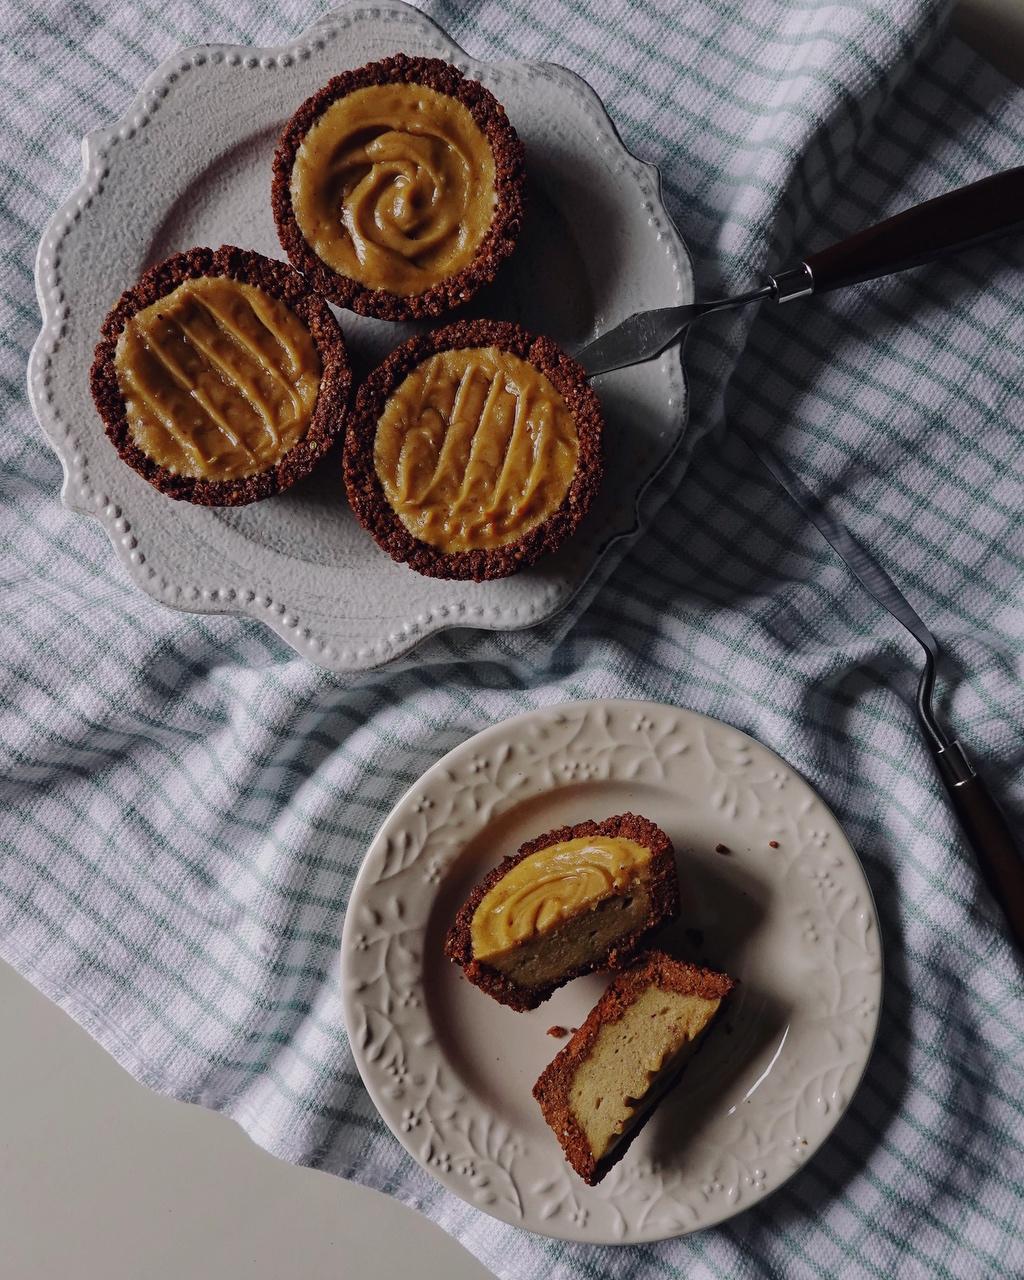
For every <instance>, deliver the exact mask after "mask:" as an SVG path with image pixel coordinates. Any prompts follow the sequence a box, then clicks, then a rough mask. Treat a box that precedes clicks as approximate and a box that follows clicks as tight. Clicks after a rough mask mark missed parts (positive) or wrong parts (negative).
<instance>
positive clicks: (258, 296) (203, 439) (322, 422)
mask: <svg viewBox="0 0 1024 1280" xmlns="http://www.w3.org/2000/svg"><path fill="white" fill-rule="evenodd" d="M100 332H101V335H102V337H101V339H100V342H99V345H98V346H97V348H96V355H95V358H94V360H93V365H92V371H91V381H92V395H93V400H94V401H95V404H96V408H97V409H98V410H99V413H100V416H101V417H102V419H103V423H104V427H105V429H106V433H107V436H108V438H109V439H110V441H111V443H112V444H113V446H114V448H115V449H116V450H117V452H118V453H119V454H120V456H121V458H122V459H123V460H124V461H125V462H126V463H127V464H128V465H129V466H130V467H132V468H133V469H134V470H135V471H137V472H138V473H139V474H140V475H141V476H143V477H144V478H145V479H146V480H148V481H149V483H150V484H152V485H153V486H154V487H155V488H157V489H159V490H160V491H161V492H162V493H165V494H167V495H168V496H169V497H171V498H178V499H181V500H183V501H186V502H194V503H197V504H200V505H202V506H215V507H229V506H239V505H242V504H244V503H248V502H256V501H257V500H259V499H261V498H267V497H269V496H270V495H271V494H274V493H280V492H281V491H282V490H284V489H287V488H288V487H289V486H290V485H292V484H294V483H295V481H296V480H299V479H301V477H303V476H305V475H306V474H307V473H308V472H309V471H311V470H312V469H313V467H315V466H316V464H317V463H318V462H319V461H320V460H321V458H322V457H323V456H324V454H325V453H326V452H327V450H328V448H329V447H330V445H331V443H332V442H333V441H334V439H335V438H336V437H337V435H338V434H339V432H340V431H341V429H342V427H343V425H344V417H345V409H346V405H347V402H348V393H349V388H350V385H351V373H350V370H349V364H348V357H347V354H346V351H345V342H344V339H343V338H342V335H341V330H340V329H339V328H338V323H337V321H336V320H335V319H334V316H333V314H332V312H331V309H330V307H329V306H328V305H327V303H326V302H325V301H324V299H323V298H321V297H319V296H318V295H317V294H316V293H314V292H313V290H312V289H311V288H310V286H309V284H308V283H307V282H306V281H305V280H304V279H303V278H302V276H300V275H299V273H298V272H297V271H294V270H293V269H292V268H291V267H289V266H287V265H286V264H285V263H283V262H275V261H273V260H272V259H270V258H264V257H263V256H262V254H259V253H251V252H249V251H248V250H245V249H236V248H234V247H232V246H231V245H223V246H222V247H221V248H220V249H216V250H214V249H189V250H188V251H187V252H185V253H179V254H175V255H174V257H171V258H168V259H166V261H164V262H161V263H160V264H159V265H157V266H155V267H153V268H152V269H151V270H149V271H147V272H146V273H145V275H143V276H142V278H141V279H140V280H139V282H138V283H137V284H135V285H134V286H133V287H132V288H130V289H128V290H126V292H125V293H123V294H122V295H121V299H120V301H119V302H118V303H117V305H116V306H115V307H114V309H113V310H112V311H111V312H110V314H109V315H108V316H107V318H106V320H104V322H103V327H102V329H101V330H100Z"/></svg>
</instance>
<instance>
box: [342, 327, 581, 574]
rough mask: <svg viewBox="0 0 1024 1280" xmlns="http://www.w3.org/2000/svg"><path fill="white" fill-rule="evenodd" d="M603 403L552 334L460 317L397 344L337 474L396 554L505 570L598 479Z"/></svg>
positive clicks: (544, 540)
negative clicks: (342, 476)
mask: <svg viewBox="0 0 1024 1280" xmlns="http://www.w3.org/2000/svg"><path fill="white" fill-rule="evenodd" d="M603 429H604V419H603V417H602V414H601V406H600V403H599V401H598V399H597V396H596V395H595V394H594V392H593V390H592V389H591V388H590V386H589V384H588V383H587V380H586V375H585V374H584V372H583V370H582V368H581V367H580V366H579V365H578V364H577V363H576V361H575V360H572V359H570V357H569V356H567V355H566V354H565V353H564V352H563V351H562V350H561V349H560V348H559V347H558V346H556V344H555V343H554V342H552V341H551V339H550V338H538V337H535V336H533V335H532V334H530V333H527V332H526V330H524V329H521V328H520V327H519V326H518V325H514V324H509V323H506V322H504V321H497V320H462V321H458V322H457V323H455V324H452V325H448V326H447V327H445V328H443V329H438V330H435V331H434V332H433V333H424V334H419V335H417V336H416V337H414V338H410V339H409V341H408V342H405V343H403V344H402V345H401V346H400V347H398V348H396V349H395V350H394V351H393V352H392V353H391V355H390V356H389V357H388V358H387V360H385V361H384V363H383V364H382V365H380V366H379V368H377V369H375V370H374V372H373V373H371V374H370V376H369V377H368V378H367V379H366V381H365V382H364V383H363V385H362V387H360V389H359V394H358V396H357V399H356V405H355V410H354V412H353V414H352V416H351V418H350V421H349V425H348V428H347V430H346V436H345V454H344V466H345V487H346V490H347V492H348V499H349V503H350V505H351V507H352V510H353V511H354V512H355V514H356V517H357V518H358V520H359V522H360V523H361V524H362V525H363V527H364V528H365V529H366V530H367V531H368V532H369V533H371V534H372V535H373V537H374V538H375V539H376V541H377V543H378V544H379V545H380V546H381V547H382V548H383V550H384V551H386V552H387V553H388V555H389V556H391V558H392V559H394V560H398V561H400V562H403V563H405V564H407V565H409V567H410V568H412V569H415V570H416V571H417V573H422V574H426V575H427V576H428V577H434V578H463V579H465V578H469V579H473V580H474V581H477V582H480V581H483V580H485V579H488V578H503V577H507V576H508V575H509V574H512V573H516V572H517V571H518V570H520V569H523V568H525V567H526V566H527V565H530V564H533V563H534V561H536V560H537V559H538V558H539V557H540V556H542V555H545V554H547V553H548V552H550V551H554V550H555V548H556V547H558V546H559V545H560V544H561V543H562V542H563V541H564V540H565V539H566V538H568V537H569V535H570V534H571V533H573V532H574V530H575V529H576V527H577V525H578V524H579V522H580V521H581V520H582V518H583V516H584V515H585V514H586V512H587V510H588V508H589V507H590V504H591V501H592V500H593V497H594V494H595V492H596V491H597V488H598V486H599V484H600V481H601V471H602V461H601V437H602V432H603Z"/></svg>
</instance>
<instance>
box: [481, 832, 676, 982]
mask: <svg viewBox="0 0 1024 1280" xmlns="http://www.w3.org/2000/svg"><path fill="white" fill-rule="evenodd" d="M650 860H651V851H650V849H648V848H646V847H645V846H644V845H642V844H637V843H636V841H634V840H626V839H623V838H621V837H619V836H583V837H579V838H577V839H575V840H563V841H561V842H560V843H558V844H552V845H549V846H548V847H547V848H546V849H541V850H539V851H538V852H537V853H532V854H530V855H529V857H526V858H524V859H523V860H522V862H519V863H517V864H516V866H514V867H513V868H512V870H511V871H509V873H508V875H506V876H503V877H502V878H501V879H500V880H499V881H498V882H497V884H495V885H494V886H493V887H492V888H491V889H490V890H489V891H488V892H487V893H486V894H485V895H484V897H483V899H482V900H481V902H480V905H479V906H478V907H477V909H476V911H475V912H474V914H473V920H472V923H471V926H470V929H471V934H472V941H473V956H474V958H475V959H477V960H489V959H492V958H493V957H496V956H500V955H501V954H503V953H504V952H507V951H508V949H509V948H510V947H514V946H516V945H518V944H521V943H523V942H525V941H527V940H528V939H530V938H533V937H536V936H537V935H539V934H546V933H550V932H551V931H552V930H553V929H555V928H557V926H558V925H560V924H562V923H563V922H565V921H567V920H570V919H572V918H573V917H575V916H578V915H583V914H586V913H587V912H589V911H592V910H593V909H594V907H595V906H596V905H597V904H598V903H600V902H602V901H603V900H605V899H606V898H608V897H610V896H617V895H624V894H627V893H628V892H629V890H630V887H631V885H632V884H633V882H634V880H635V878H636V877H637V875H638V874H640V873H641V872H642V871H643V870H645V869H646V868H647V866H648V865H649V863H650Z"/></svg>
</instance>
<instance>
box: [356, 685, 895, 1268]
mask: <svg viewBox="0 0 1024 1280" xmlns="http://www.w3.org/2000/svg"><path fill="white" fill-rule="evenodd" d="M625 810H632V811H634V812H637V813H642V814H644V815H646V816H647V817H650V818H651V819H653V820H654V821H655V822H657V823H659V824H660V825H661V826H662V827H664V829H665V830H666V831H667V832H668V834H669V835H670V836H671V838H672V840H673V842H674V844H675V847H676V851H677V854H678V862H679V872H680V879H681V883H682V887H683V902H684V908H683V914H682V918H681V920H680V921H679V922H678V924H677V925H674V926H672V928H671V930H670V931H669V935H668V936H670V937H671V939H672V941H673V942H674V943H675V944H676V945H677V946H678V947H679V948H680V949H681V950H682V951H683V952H685V953H686V954H688V955H689V956H690V957H691V958H692V959H694V960H701V961H704V962H706V963H708V964H711V965H713V966H716V967H721V968H724V969H726V970H727V971H728V972H729V973H731V974H732V975H733V976H735V977H737V978H739V979H740V986H739V988H738V989H737V991H736V993H735V994H734V996H733V997H732V998H731V1000H730V1003H729V1004H728V1005H727V1006H726V1008H725V1010H723V1015H722V1017H721V1019H720V1020H719V1023H718V1025H716V1026H715V1028H714V1029H713V1031H712V1033H711V1034H710V1035H709V1037H708V1040H707V1042H706V1043H705V1044H704V1046H703V1047H702V1048H701V1050H700V1052H699V1053H698V1054H697V1055H696V1057H695V1058H694V1060H693V1061H692V1063H691V1064H690V1066H689V1067H688V1068H687V1070H686V1073H685V1075H684V1076H683V1080H682V1083H681V1084H680V1085H679V1086H678V1087H677V1088H676V1089H675V1090H674V1091H673V1092H672V1093H671V1094H670V1095H669V1096H668V1098H667V1099H666V1100H665V1102H664V1103H663V1104H662V1105H661V1107H660V1108H659V1110H658V1111H656V1112H655V1114H654V1116H653V1117H652V1119H651V1121H650V1123H649V1124H648V1125H647V1127H646V1129H645V1130H644V1131H643V1132H642V1133H641V1134H640V1136H639V1138H638V1139H637V1140H636V1142H635V1143H634V1144H633V1146H632V1147H631V1148H630V1150H629V1151H628V1153H627V1154H626V1156H625V1157H624V1159H623V1160H622V1161H621V1162H620V1163H619V1164H618V1165H617V1166H615V1168H613V1169H612V1171H611V1172H610V1173H609V1175H608V1176H607V1177H606V1178H605V1180H604V1181H603V1182H602V1183H601V1184H600V1185H599V1186H597V1187H594V1188H591V1187H587V1186H585V1185H584V1183H582V1182H581V1181H580V1179H579V1178H577V1176H576V1175H575V1174H574V1173H573V1172H572V1171H571V1170H570V1169H569V1167H568V1166H567V1165H566V1164H565V1163H564V1162H563V1160H562V1157H561V1151H560V1148H559V1147H558V1145H557V1143H556V1142H555V1139H554V1136H553V1135H552V1133H551V1132H550V1130H549V1129H548V1128H547V1126H546V1125H545V1124H544V1122H543V1120H542V1119H541V1115H540V1111H539V1109H538V1107H537V1104H536V1103H535V1102H534V1100H533V1098H532V1096H531V1093H530V1090H531V1088H532V1086H533V1082H534V1080H535V1079H536V1078H537V1076H538V1075H539V1074H540V1071H541V1069H542V1068H543V1067H544V1065H545V1064H546V1063H547V1062H549V1061H550V1059H551V1058H552V1057H554V1055H555V1053H556V1052H557V1051H558V1049H559V1048H560V1046H561V1044H562V1043H564V1042H563V1041H560V1040H555V1039H552V1038H551V1037H550V1036H548V1035H547V1034H546V1032H547V1028H548V1027H551V1026H552V1025H555V1024H560V1025H562V1026H564V1027H577V1026H579V1024H580V1023H581V1022H582V1021H583V1019H584V1017H585V1016H586V1014H587V1012H588V1011H589V1010H590V1008H591V1007H592V1006H593V1005H594V1003H595V1002H596V1000H597V998H598V996H599V995H600V993H601V991H603V990H604V987H605V985H606V984H607V981H608V978H607V976H600V975H594V976H591V977H588V978H583V979H579V980H577V981H576V982H573V983H570V984H569V985H568V986H567V987H564V988H563V989H562V990H561V991H559V992H557V993H556V994H555V995H554V996H553V997H552V999H551V1000H549V1001H548V1002H547V1003H546V1004H544V1005H542V1006H541V1007H540V1008H539V1009H537V1010H534V1011H533V1012H532V1013H514V1012H512V1011H511V1010H509V1009H506V1008H503V1007H502V1006H501V1005H499V1004H497V1003H495V1001H493V1000H491V999H490V997H488V996H486V995H484V994H483V992H481V991H479V990H477V988H475V987H473V986H471V985H470V984H469V983H468V982H466V981H465V980H464V979H463V978H462V977H461V972H460V971H459V970H458V969H456V968H454V967H453V966H452V965H450V964H449V963H448V961H447V960H445V958H444V956H443V955H442V951H441V947H442V941H443V938H444V934H445V931H446V930H447V928H448V926H449V925H450V924H451V921H452V919H453V917H454V914H455V911H456V909H457V908H458V906H459V904H460V903H461V902H462V901H463V899H464V898H465V897H466V895H467V894H468V892H469V890H470V888H471V887H472V885H473V884H474V883H475V882H476V881H477V880H478V879H480V877H481V876H482V875H483V873H484V872H485V871H487V870H489V869H490V868H491V867H492V866H494V865H495V863H496V862H498V861H499V860H500V859H501V857H503V856H504V855H505V854H507V853H512V852H514V851H515V849H516V848H518V846H519V845H520V844H521V843H522V842H523V841H524V840H526V839H527V838H529V837H531V836H535V835H537V834H539V833H540V832H543V831H546V830H548V829H550V828H552V827H556V826H559V825H561V824H563V823H576V822H581V821H583V820H584V819H586V818H596V819H601V818H605V817H609V816H610V815H612V814H615V813H622V812H623V811H625ZM772 841H774V842H776V844H777V846H778V847H777V848H775V847H772V844H771V842H772ZM716 846H722V847H724V848H725V849H728V852H724V851H722V852H718V851H716ZM342 972H343V992H344V1005H345V1020H346V1023H347V1026H348V1031H349V1036H350V1038H351V1041H352V1047H353V1050H354V1053H355V1057H356V1062H357V1063H358V1066H359V1070H360V1072H361V1073H362V1077H363V1080H364V1082H365V1083H366V1087H367V1089H368V1090H369V1093H370V1096H371V1098H372V1099H373V1101H374V1103H375V1104H376V1106H377V1108H378V1110H379V1111H380V1114H381V1115H382V1116H383V1118H384V1120H385V1122H386V1123H387V1124H388V1126H389V1127H390V1128H391V1130H392V1132H393V1133H394V1134H395V1136H396V1137H397V1138H398V1139H399V1141H400V1142H401V1143H402V1144H403V1146H405V1147H406V1149H407V1150H408V1151H409V1152H410V1153H411V1154H412V1155H413V1156H414V1157H415V1158H416V1159H417V1160H418V1161H419V1162H420V1164H421V1165H423V1167H424V1168H425V1169H427V1170H428V1171H429V1172H430V1173H432V1174H433V1175H434V1176H435V1177H436V1178H438V1179H439V1180H440V1181H441V1182H443V1183H444V1185H445V1186H446V1187H448V1188H450V1189H451V1190H452V1191H454V1192H455V1193H456V1194H457V1195H459V1196H461V1197H462V1198H463V1199H464V1200H465V1201H467V1202H468V1203H469V1204H473V1205H476V1206H478V1207H479V1208H481V1209H483V1210H485V1211H486V1212H487V1213H491V1214H493V1215H494V1216H495V1217H498V1218H501V1219H503V1220H504V1221H506V1222H511V1223H514V1224H515V1225H517V1226H522V1227H527V1228H529V1229H530V1230H532V1231H539V1232H542V1233H544V1234H545V1235H551V1236H557V1237H559V1238H561V1239H565V1240H580V1241H587V1242H590V1243H594V1244H597V1243H635V1242H641V1241H646V1240H660V1239H666V1238H668V1237H670V1236H676V1235H682V1234H684V1233H686V1232H689V1231H695V1230H697V1229H699V1228H701V1227H707V1226H711V1225H713V1224H714V1223H716V1222H720V1221H722V1219H724V1218H728V1217H730V1216H731V1215H732V1214H735V1213H738V1212H740V1211H741V1210H743V1209H746V1208H749V1207H750V1206H751V1205H752V1204H754V1203H756V1202H757V1201H758V1200H760V1199H762V1197H764V1196H766V1195H768V1194H769V1193H770V1192H771V1191H773V1190H774V1189H775V1188H776V1187H778V1186H779V1184H780V1183H782V1182H784V1181H785V1179H786V1178H788V1177H789V1176H790V1174H792V1173H793V1172H795V1171H796V1170H797V1169H798V1168H799V1167H800V1166H801V1165H802V1164H803V1163H804V1162H805V1161H806V1160H808V1159H809V1158H810V1157H811V1156H813V1155H814V1153H815V1151H816V1150H817V1149H818V1147H819V1146H820V1145H821V1144H822V1143H823V1142H824V1141H825V1139H826V1138H827V1137H828V1135H829V1133H830V1132H831V1130H832V1129H833V1127H834V1126H835V1124H836V1123H837V1121H838V1120H839V1118H840V1116H841V1115H842V1113H843V1111H844V1109H845V1107H846V1106H847V1104H848V1103H849V1101H850V1098H851V1096H852V1095H853V1092H854V1090H855V1089H856V1088H857V1084H858V1082H859V1081H860V1078H861V1075H862V1074H863V1071H864V1068H865V1066H866V1065H867V1061H868V1056H869V1054H870V1052H871V1046H872V1044H873V1041H874V1035H875V1028H876V1025H877V1022H878V1012H879V1000H880V998H881V983H882V956H881V947H880V942H879V934H878V921H877V917H876V914H875V908H874V903H873V901H872V898H871V891H870V888H869V887H868V884H867V881H866V880H865V878H864V873H863V871H862V869H861V866H860V863H859V862H858V860H857V855H856V854H855V853H854V851H853V849H852V848H851V847H850V844H849V842H848V841H847V840H846V837H845V836H844V835H843V832H842V829H841V828H840V826H839V824H838V822H837V821H836V819H835V818H834V817H833V816H832V814H831V813H830V812H829V810H828V809H827V808H826V806H825V805H824V804H823V803H822V801H821V799H820V798H819V797H818V796H817V794H816V793H815V792H814V791H813V790H812V789H811V787H810V786H809V785H808V784H807V783H806V782H805V781H804V780H803V779H802V778H801V777H800V776H799V775H798V774H796V773H794V772H793V770H792V769H791V768H790V767H789V766H788V765H787V764H786V763H785V762H784V761H783V760H781V759H779V757H778V756H776V755H775V754H774V753H773V752H771V751H769V750H768V748H767V747H763V746H762V745H761V744H760V743H758V742H755V741H754V740H753V739H752V738H750V737H748V736H747V735H746V734H743V733H740V732H738V731H737V730H736V729H733V728H731V727H730V726H729V725H725V724H722V723H720V722H719V721H717V720H711V719H708V718H707V717H706V716H701V715H697V714H696V713H695V712H692V711H684V710H681V709H679V708H677V707H667V706H659V705H657V704H655V703H646V702H628V701H603V702H577V703H570V704H567V705H564V706H558V707H552V708H548V709H545V710H543V711H534V712H530V713H528V714H526V715H524V716H519V717H516V718H515V719H513V720H508V721H505V722H504V723H502V724H498V725H495V726H493V727H492V728H490V729H487V730H485V731H484V732H483V733H480V734H477V735H476V737H474V738H471V739H470V740H469V741H468V742H464V743H463V744H462V745H461V746H459V747H456V748H455V750H454V751H451V752H450V753H449V754H448V755H447V756H445V757H444V759H443V760H441V761H439V763H438V764H436V765H434V766H433V768H431V769H429V770H428V771H427V772H426V773H425V774H424V775H423V777H422V778H421V779H420V780H419V782H417V783H416V785H415V786H414V787H413V788H412V790H410V791H409V792H408V793H407V794H406V795H405V796H404V797H403V799H402V800H401V801H400V802H399V804H398V805H397V806H396V807H395V809H394V811H393V812H392V813H391V815H390V816H389V817H388V819H387V820H386V822H385V823H384V825H383V826H382V827H381V829H380V832H379V833H378V835H377V837H376V839H375V840H374V842H373V844H372V846H371V848H370V850H369V852H368V853H367V856H366V859H365V861H364V863H363V866H362V869H361V870H360V873H359V877H358V879H357V881H356V885H355V888H354V890H353V893H352V899H351V902H350V904H349V909H348V913H347V915H346V918H345V927H344V932H343V936H342Z"/></svg>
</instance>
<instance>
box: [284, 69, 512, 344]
mask: <svg viewBox="0 0 1024 1280" xmlns="http://www.w3.org/2000/svg"><path fill="white" fill-rule="evenodd" d="M272 201H273V209H274V218H275V220H276V222H277V230H278V235H279V237H280V240H281V244H282V245H283V246H284V249H285V252H286V253H287V254H288V257H289V260H290V261H291V262H292V264H293V265H294V266H295V267H297V268H298V269H299V270H300V271H302V272H303V273H304V274H305V275H307V276H308V277H309V279H310V280H311V281H312V282H313V284H314V286H315V287H316V288H317V289H319V290H320V292H321V293H323V294H324V295H325V296H326V297H328V298H330V300H331V301H332V302H336V303H338V305H339V306H343V307H350V308H351V309H352V310H353V311H359V312H362V313H363V314H364V315H372V316H377V317H378V318H380V319H382V320H408V319H413V318H415V317H418V316H436V315H440V314H442V313H443V312H445V311H448V310H450V309H451V308H452V307H454V306H457V305H459V304H460V303H462V302H465V300H466V299H467V298H469V297H470V296H471V295H472V294H473V293H475V292H476V290H477V289H478V288H479V287H480V286H481V285H482V284H486V283H488V282H489V281H491V280H493V278H494V275H495V273H496V272H497V269H498V266H499V265H500V263H501V262H502V261H503V260H504V259H505V258H506V257H507V256H508V255H509V254H510V253H511V252H512V249H513V247H514V245H515V241H516V237H517V235H518V233H519V227H520V224H521V222H522V216H523V146H522V143H521V142H520V141H519V138H518V137H517V136H516V131H515V130H514V129H513V128H512V126H511V124H510V123H509V121H508V117H507V116H506V114H505V110H504V108H503V107H502V106H501V104H500V103H499V102H498V101H497V99H496V98H495V97H494V95H493V94H491V93H490V92H489V91H488V90H487V89H485V88H484V87H483V85H481V84H478V83H477V82H476V81H475V80H467V79H466V77H465V76H463V75H462V74H461V73H460V72H459V71H457V70H456V69H455V68H454V67H452V66H449V64H448V63H447V62H441V61H440V60H439V59H437V58H411V57H407V56H406V55H405V54H396V55H395V56H394V57H392V58H385V59H383V61H381V62H371V63H369V64H368V65H367V66H365V67H360V68H358V70H355V71H346V72H344V73H343V74H341V75H339V76H335V78H334V79H333V80H331V81H330V82H329V83H328V84H326V85H324V87H323V88H322V89H320V90H319V91H318V92H317V93H315V94H313V96H312V97H310V98H308V99H307V100H306V101H305V102H304V103H303V104H302V105H301V106H300V107H299V108H298V110H297V111H296V112H295V114H294V115H293V116H292V118H291V119H290V120H289V121H288V124H287V125H286V126H285V129H284V132H283V133H282V135H281V140H280V142H279V144H278V148H277V153H276V155H275V157H274V181H273V188H272Z"/></svg>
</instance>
